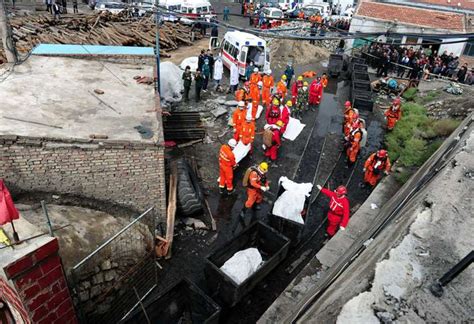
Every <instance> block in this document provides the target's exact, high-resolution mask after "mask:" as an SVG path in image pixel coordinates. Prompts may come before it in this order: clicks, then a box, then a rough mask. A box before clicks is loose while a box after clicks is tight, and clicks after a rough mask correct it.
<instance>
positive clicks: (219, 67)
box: [213, 55, 224, 91]
mask: <svg viewBox="0 0 474 324" xmlns="http://www.w3.org/2000/svg"><path fill="white" fill-rule="evenodd" d="M223 73H224V66H223V64H222V58H221V56H220V55H219V56H217V57H216V60H215V62H214V75H213V79H214V82H215V83H216V91H219V89H220V88H221V80H222V74H223Z"/></svg>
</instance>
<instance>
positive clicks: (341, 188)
mask: <svg viewBox="0 0 474 324" xmlns="http://www.w3.org/2000/svg"><path fill="white" fill-rule="evenodd" d="M335 193H337V194H338V195H339V196H343V195H345V194H347V188H346V186H342V185H341V186H339V187H337V188H336V191H335Z"/></svg>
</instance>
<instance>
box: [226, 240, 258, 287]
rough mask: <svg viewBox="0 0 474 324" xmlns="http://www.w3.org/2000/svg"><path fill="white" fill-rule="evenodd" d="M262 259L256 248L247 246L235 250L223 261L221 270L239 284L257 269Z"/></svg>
mask: <svg viewBox="0 0 474 324" xmlns="http://www.w3.org/2000/svg"><path fill="white" fill-rule="evenodd" d="M262 261H263V260H262V255H261V254H260V252H259V251H258V250H257V249H256V248H248V249H245V250H242V251H239V252H236V253H235V254H234V255H233V256H232V257H231V258H230V259H229V260H227V261H226V262H225V263H224V265H223V266H222V267H221V270H222V271H223V272H224V273H225V274H226V275H228V276H229V277H230V278H231V279H232V280H234V281H235V283H236V284H238V285H240V284H241V283H242V282H244V281H245V279H247V278H248V277H250V276H251V275H253V274H254V273H255V272H256V271H257V270H258V268H259V267H260V265H261V264H262Z"/></svg>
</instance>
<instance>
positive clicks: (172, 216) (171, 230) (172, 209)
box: [165, 165, 178, 259]
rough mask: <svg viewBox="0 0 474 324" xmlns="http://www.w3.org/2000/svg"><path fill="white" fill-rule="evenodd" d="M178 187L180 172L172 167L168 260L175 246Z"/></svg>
mask: <svg viewBox="0 0 474 324" xmlns="http://www.w3.org/2000/svg"><path fill="white" fill-rule="evenodd" d="M177 186H178V170H177V168H176V165H173V166H171V174H170V192H169V197H168V208H167V219H166V241H167V242H168V253H167V254H166V257H165V258H166V259H169V258H171V248H172V246H173V236H174V221H175V216H176V195H177Z"/></svg>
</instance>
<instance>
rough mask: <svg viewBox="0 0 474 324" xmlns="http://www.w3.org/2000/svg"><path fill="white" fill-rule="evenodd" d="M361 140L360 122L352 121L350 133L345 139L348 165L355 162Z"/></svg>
mask: <svg viewBox="0 0 474 324" xmlns="http://www.w3.org/2000/svg"><path fill="white" fill-rule="evenodd" d="M361 139H362V130H361V129H360V121H359V120H358V119H357V120H354V122H353V123H352V127H351V132H350V134H349V136H348V137H347V145H348V148H347V150H346V154H347V159H348V161H347V162H348V164H349V165H352V164H354V163H355V161H356V160H357V155H358V154H359V150H360V141H361Z"/></svg>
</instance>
